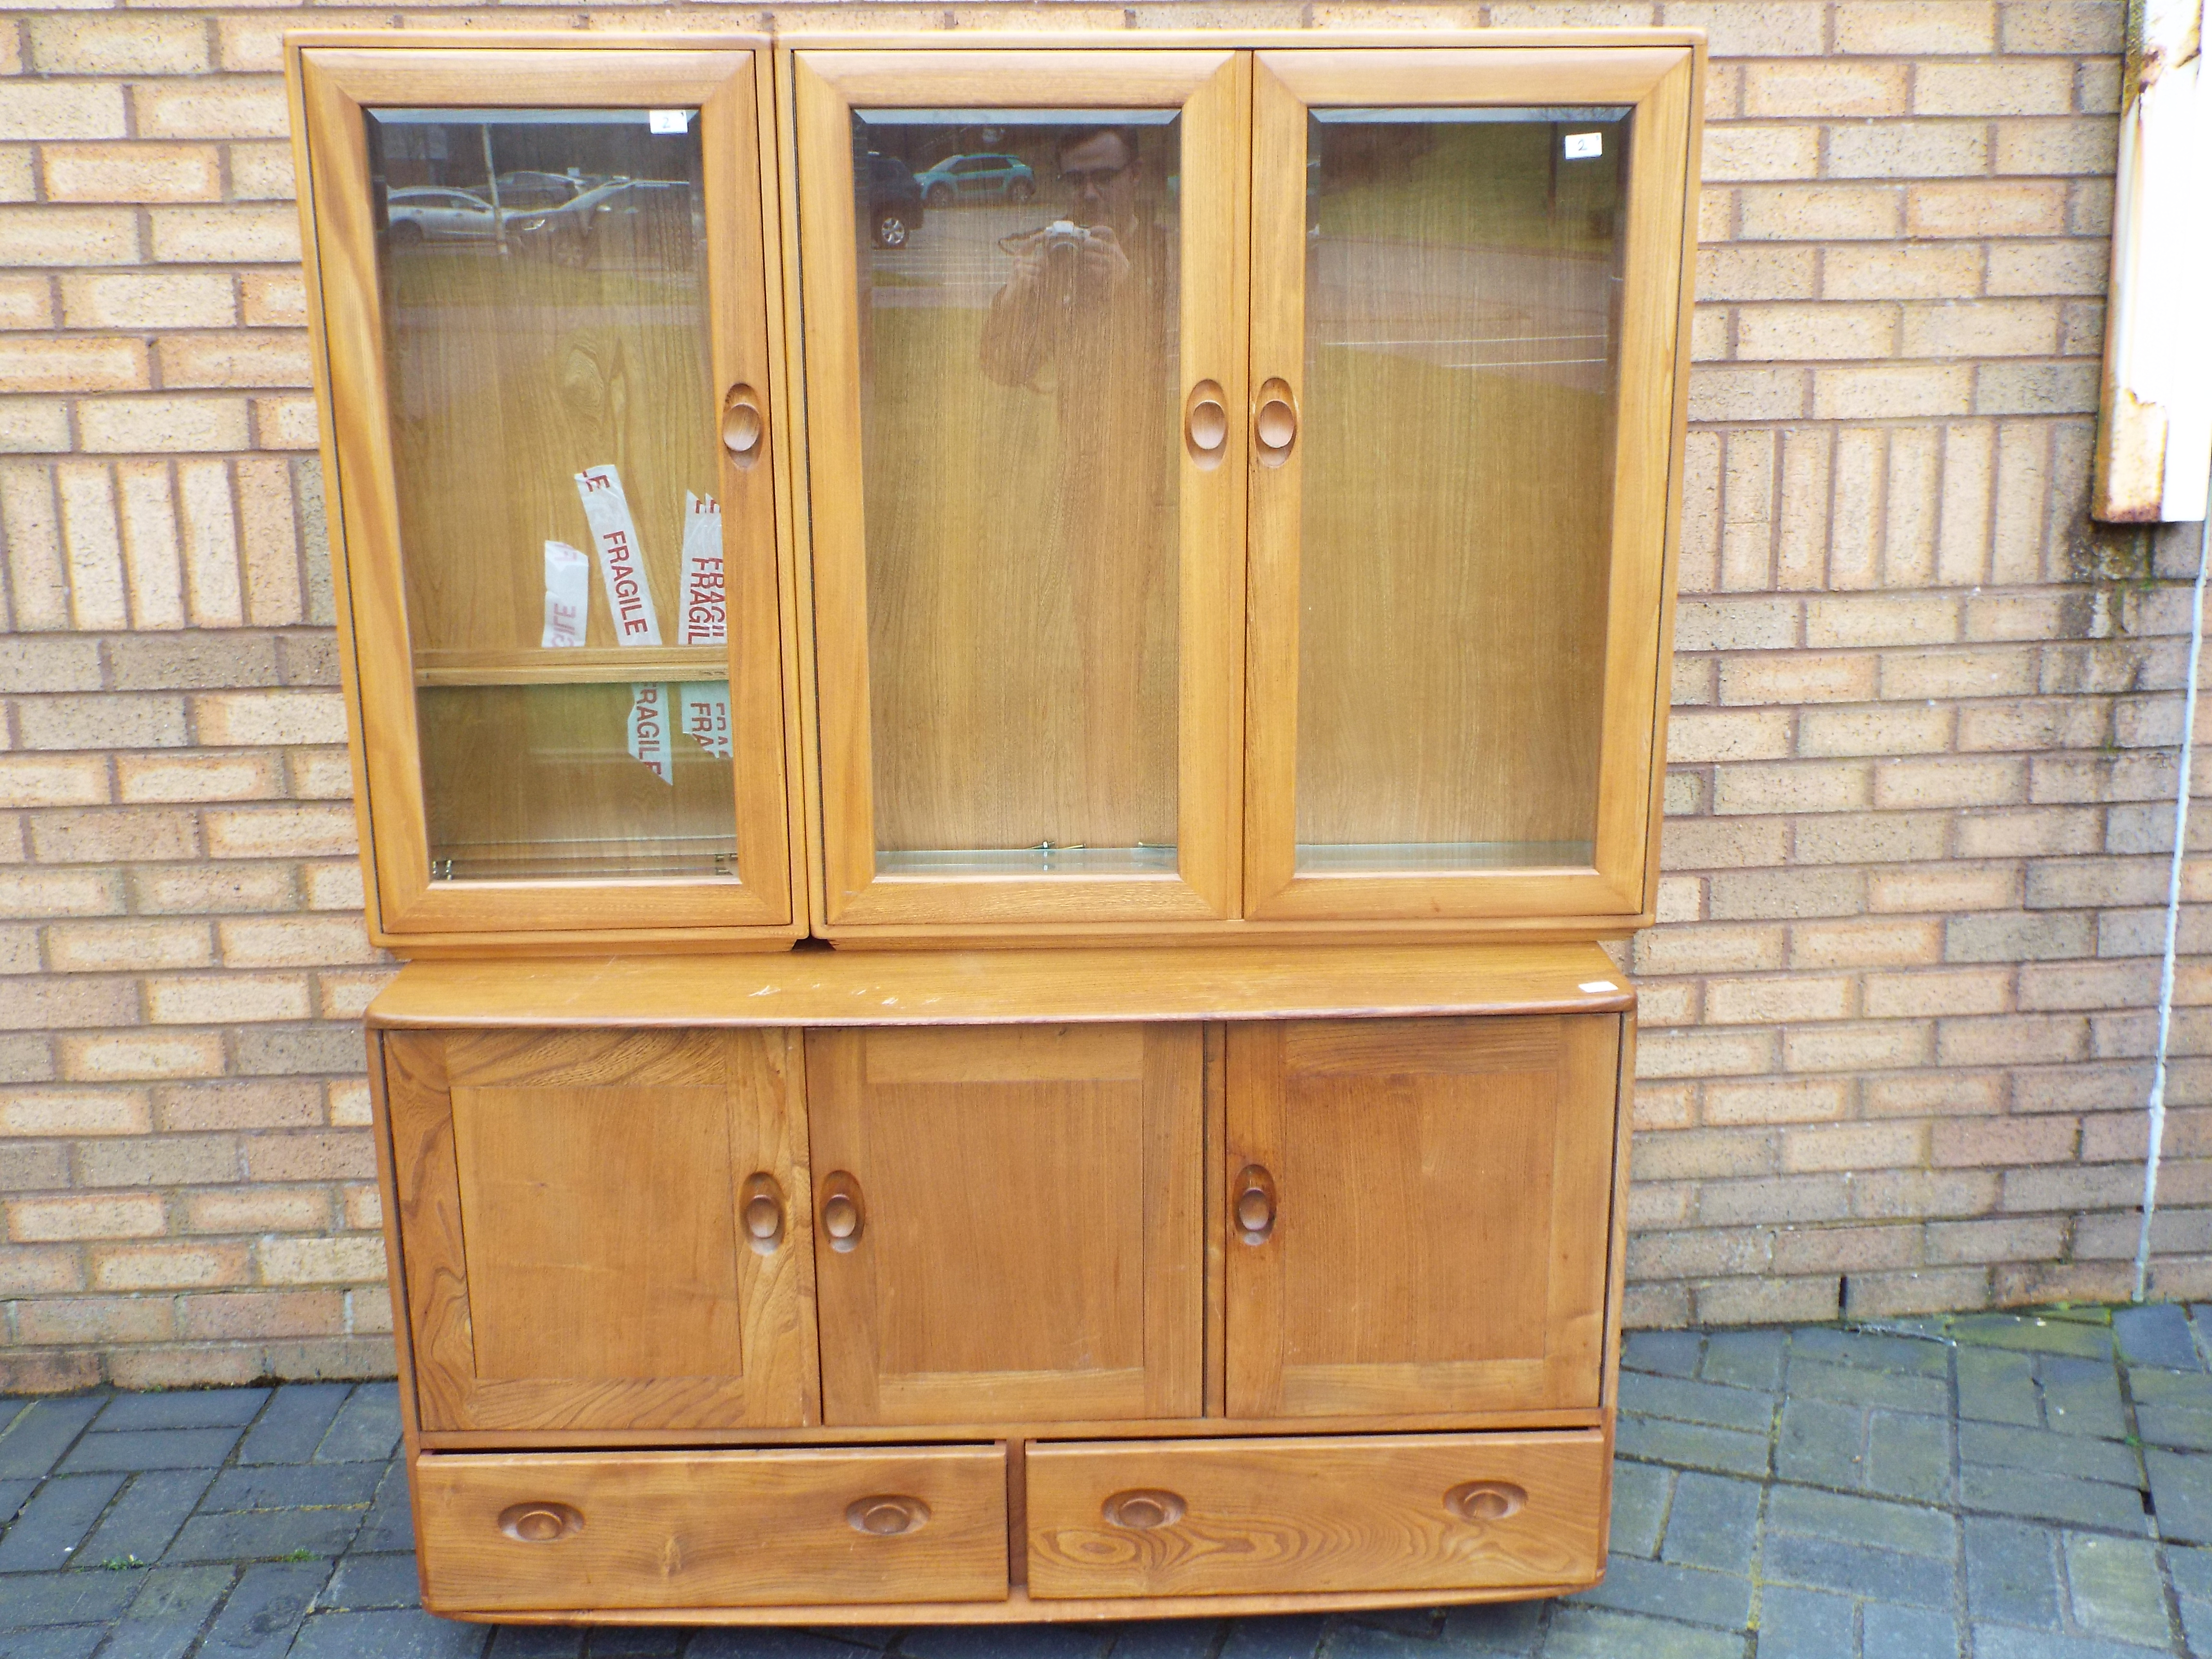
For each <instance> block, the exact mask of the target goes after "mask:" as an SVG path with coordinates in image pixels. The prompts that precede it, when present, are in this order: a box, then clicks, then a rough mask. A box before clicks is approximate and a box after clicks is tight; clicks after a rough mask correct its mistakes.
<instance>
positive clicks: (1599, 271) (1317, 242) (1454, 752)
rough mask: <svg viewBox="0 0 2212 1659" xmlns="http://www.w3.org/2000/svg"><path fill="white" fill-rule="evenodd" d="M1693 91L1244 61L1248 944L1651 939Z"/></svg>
mask: <svg viewBox="0 0 2212 1659" xmlns="http://www.w3.org/2000/svg"><path fill="white" fill-rule="evenodd" d="M1697 73H1698V56H1697V53H1696V51H1695V49H1693V48H1692V46H1687V45H1669V46H1633V47H1631V46H1618V47H1597V48H1589V47H1579V46H1577V47H1562V46H1547V47H1530V46H1521V47H1504V46H1499V47H1492V46H1482V47H1438V48H1430V47H1420V48H1389V49H1353V48H1342V49H1322V50H1303V49H1301V50H1295V51H1267V52H1255V54H1254V59H1253V71H1252V81H1253V85H1252V100H1253V167H1252V181H1253V183H1252V269H1253V287H1252V293H1253V299H1252V366H1251V378H1252V386H1253V393H1252V395H1253V398H1254V403H1255V409H1256V410H1257V411H1258V412H1257V413H1256V415H1255V419H1254V422H1253V427H1252V465H1251V467H1250V471H1249V477H1250V485H1251V498H1250V526H1251V586H1250V601H1249V603H1250V613H1249V628H1248V632H1247V653H1246V662H1247V665H1248V678H1247V685H1248V694H1247V699H1246V708H1247V710H1248V716H1247V723H1248V726H1249V746H1248V748H1247V750H1246V757H1245V778H1246V797H1245V817H1244V828H1245V841H1244V848H1245V860H1244V914H1245V915H1247V916H1249V917H1251V918H1253V919H1255V920H1261V921H1293V922H1310V921H1324V920H1326V921H1344V920H1354V919H1356V920H1364V921H1437V920H1442V919H1446V918H1453V917H1461V918H1476V917H1486V916H1547V915H1618V916H1633V915H1637V914H1638V912H1641V911H1645V910H1648V909H1650V906H1651V903H1652V894H1653V892H1654V890H1655V886H1656V880H1657V873H1658V872H1657V860H1656V858H1654V857H1653V856H1651V854H1652V853H1653V851H1654V850H1655V849H1654V845H1653V843H1654V838H1655V835H1656V824H1657V808H1658V798H1657V789H1658V787H1659V768H1658V760H1659V757H1660V756H1661V754H1662V751H1663V744H1662V742H1661V741H1660V739H1661V737H1662V732H1663V726H1662V720H1663V717H1664V714H1665V712H1666V710H1665V700H1664V697H1663V695H1662V694H1663V692H1664V690H1665V689H1666V682H1667V665H1666V664H1667V648H1668V647H1667V640H1668V615H1669V611H1668V599H1669V597H1670V596H1671V594H1672V592H1673V582H1672V580H1671V562H1672V561H1671V556H1670V548H1671V546H1672V542H1673V535H1672V526H1674V522H1675V520H1676V516H1677V513H1678V510H1679V498H1678V492H1677V491H1676V489H1674V487H1673V484H1672V483H1671V482H1670V481H1671V480H1672V479H1673V478H1674V476H1675V474H1676V473H1677V472H1678V471H1679V469H1680V453H1679V452H1680V434H1681V430H1682V426H1681V422H1682V418H1683V417H1682V410H1681V404H1680V395H1681V392H1680V373H1679V371H1680V368H1682V367H1683V355H1684V352H1685V349H1686V345H1687V339H1688V335H1687V330H1688V322H1689V308H1688V305H1687V303H1686V297H1685V295H1686V276H1685V258H1686V248H1689V247H1690V244H1691V243H1692V242H1693V241H1694V236H1693V234H1692V218H1693V216H1694V213H1695V209H1696V201H1697V191H1696V189H1695V188H1694V186H1695V184H1696V175H1695V172H1694V161H1693V159H1692V149H1693V146H1692V135H1693V133H1694V131H1695V122H1696V115H1695V112H1696V108H1697ZM1691 251H1694V250H1693V249H1692V250H1691Z"/></svg>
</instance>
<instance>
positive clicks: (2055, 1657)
mask: <svg viewBox="0 0 2212 1659" xmlns="http://www.w3.org/2000/svg"><path fill="white" fill-rule="evenodd" d="M1973 1641H1974V1659H2150V1656H2149V1651H2148V1650H2146V1649H2143V1648H2139V1647H2135V1646H2132V1645H2130V1646H2126V1647H2123V1646H2121V1645H2120V1644H2118V1643H2116V1642H2106V1641H2101V1640H2100V1639H2098V1638H2095V1637H2086V1636H2066V1635H2058V1634H2053V1633H2052V1632H2048V1631H2033V1630H2013V1629H2011V1628H2009V1627H2008V1626H2003V1625H1979V1624H1978V1625H1976V1626H1974V1627H1973Z"/></svg>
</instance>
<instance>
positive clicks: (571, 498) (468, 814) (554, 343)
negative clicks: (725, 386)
mask: <svg viewBox="0 0 2212 1659" xmlns="http://www.w3.org/2000/svg"><path fill="white" fill-rule="evenodd" d="M368 153H369V162H370V173H371V177H372V180H373V183H374V186H375V190H376V197H377V206H378V228H377V256H378V275H379V278H380V285H381V290H382V302H383V314H384V320H385V327H386V365H385V367H386V375H387V377H388V379H389V382H390V388H389V400H390V407H391V410H392V461H393V467H394V471H395V473H396V475H397V483H398V503H399V542H400V555H401V564H402V568H403V574H404V581H405V587H406V602H407V624H408V633H409V637H410V641H411V644H412V646H413V649H414V655H415V659H414V664H413V667H414V673H415V683H416V718H417V721H418V725H419V727H420V734H421V749H422V793H423V801H424V815H425V817H426V819H427V821H428V831H429V850H430V859H431V866H432V870H433V872H434V875H435V876H439V877H448V876H449V877H454V878H515V879H519V878H545V877H566V878H584V877H590V878H606V877H625V876H628V877H645V876H665V875H690V876H696V877H702V878H712V877H714V876H715V875H717V874H721V875H727V874H729V873H730V866H731V860H732V855H733V854H734V852H735V848H736V842H735V836H736V804H735V793H734V788H733V780H732V761H731V758H730V755H731V744H730V742H729V739H728V732H727V726H728V713H727V711H728V688H727V684H726V681H727V678H728V656H727V647H726V645H725V644H723V643H721V642H720V641H721V640H722V639H723V637H724V633H723V629H722V625H721V619H720V610H719V594H720V586H721V567H720V558H721V544H720V518H719V515H718V514H717V513H715V512H714V509H713V503H712V501H711V498H712V496H713V495H714V490H715V489H716V477H717V472H716V466H717V457H718V455H719V453H720V449H719V446H718V445H717V444H716V442H715V441H714V392H713V388H712V386H711V384H710V380H711V374H710V368H709V362H708V326H709V319H708V305H707V275H706V252H705V249H706V243H705V227H704V198H703V194H702V190H701V187H700V155H701V149H700V136H699V122H698V118H697V112H696V110H652V111H648V110H643V109H621V110H613V109H610V110H557V111H530V110H459V109H439V110H409V109H382V110H372V111H370V112H369V113H368ZM687 573H688V578H689V580H690V582H691V584H692V585H693V586H695V587H696V586H702V585H703V584H705V583H706V582H707V581H708V578H709V576H710V575H711V581H712V586H713V590H714V593H715V594H716V596H717V603H716V609H715V611H714V615H713V616H712V617H709V618H708V619H707V620H705V621H703V622H702V621H700V620H699V619H698V617H697V616H696V614H695V611H694V609H693V607H691V606H689V605H686V603H685V602H684V601H685V597H686V596H685V593H684V585H685V582H686V580H687ZM648 617H649V618H650V619H651V620H650V621H649V622H648V621H647V618H648ZM692 732H696V733H697V735H696V736H695V735H691V733H692Z"/></svg>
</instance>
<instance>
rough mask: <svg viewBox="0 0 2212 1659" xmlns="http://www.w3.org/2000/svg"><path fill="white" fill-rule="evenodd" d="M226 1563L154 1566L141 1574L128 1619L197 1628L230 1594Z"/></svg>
mask: <svg viewBox="0 0 2212 1659" xmlns="http://www.w3.org/2000/svg"><path fill="white" fill-rule="evenodd" d="M231 1578H232V1573H231V1570H230V1568H229V1567H228V1566H210V1567H156V1568H155V1569H154V1570H153V1571H151V1572H149V1573H147V1574H146V1575H145V1583H144V1584H143V1586H141V1588H140V1589H139V1591H138V1595H137V1599H135V1600H134V1601H132V1602H131V1611H130V1613H128V1614H127V1615H125V1617H126V1619H127V1620H132V1621H136V1620H151V1621H159V1622H164V1623H189V1624H190V1625H191V1626H193V1628H195V1629H197V1628H198V1626H200V1624H201V1623H202V1622H203V1621H204V1620H206V1618H207V1616H208V1614H210V1613H213V1612H214V1611H215V1610H216V1607H219V1606H221V1605H222V1598H223V1597H224V1596H226V1595H229V1594H230V1585H231Z"/></svg>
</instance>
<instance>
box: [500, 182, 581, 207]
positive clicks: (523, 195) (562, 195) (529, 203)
mask: <svg viewBox="0 0 2212 1659" xmlns="http://www.w3.org/2000/svg"><path fill="white" fill-rule="evenodd" d="M598 183H599V180H598V179H584V178H580V177H578V176H576V175H575V174H574V173H533V172H521V173H501V174H500V175H499V204H500V206H501V208H502V209H514V210H519V211H524V212H528V211H532V210H541V211H542V210H544V209H546V208H556V207H562V206H565V205H566V204H568V203H570V202H573V201H574V200H575V199H576V197H579V196H580V195H582V194H583V193H584V191H587V190H589V189H590V188H591V187H592V185H596V184H598Z"/></svg>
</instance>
